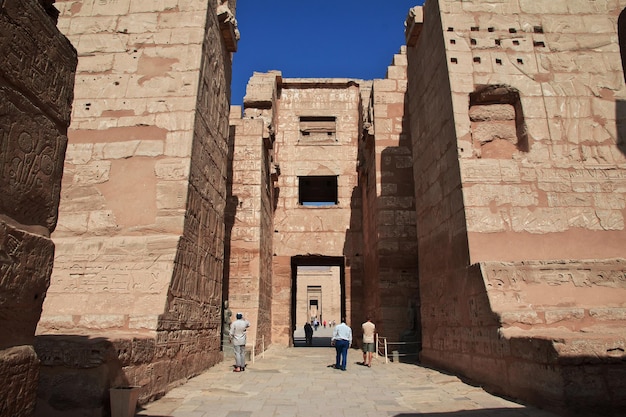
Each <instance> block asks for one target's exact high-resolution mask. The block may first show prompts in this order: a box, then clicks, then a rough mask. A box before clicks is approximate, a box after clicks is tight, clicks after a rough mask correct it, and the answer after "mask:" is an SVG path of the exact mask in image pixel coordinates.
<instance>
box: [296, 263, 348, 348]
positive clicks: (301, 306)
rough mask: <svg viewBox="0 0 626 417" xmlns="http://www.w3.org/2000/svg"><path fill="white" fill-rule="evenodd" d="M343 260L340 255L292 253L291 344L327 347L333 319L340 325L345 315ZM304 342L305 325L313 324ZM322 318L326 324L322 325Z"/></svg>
mask: <svg viewBox="0 0 626 417" xmlns="http://www.w3.org/2000/svg"><path fill="white" fill-rule="evenodd" d="M344 266H345V262H344V258H343V257H332V256H295V257H293V258H292V260H291V278H292V285H291V290H292V297H291V322H292V323H294V326H293V332H292V346H294V347H300V346H320V347H322V346H324V347H327V346H330V338H331V337H332V324H331V323H332V322H333V321H334V322H335V324H339V323H340V322H341V317H342V316H345V314H346V299H345V293H346V292H345V267H344ZM315 320H317V321H318V322H319V326H318V327H317V328H314V330H313V340H312V343H311V344H310V345H307V343H306V339H305V332H304V325H305V323H306V322H309V323H310V324H312V326H313V327H314V324H315ZM324 321H325V322H326V326H324Z"/></svg>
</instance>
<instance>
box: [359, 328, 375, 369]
mask: <svg viewBox="0 0 626 417" xmlns="http://www.w3.org/2000/svg"><path fill="white" fill-rule="evenodd" d="M361 327H362V328H363V362H361V365H365V366H368V367H370V368H371V367H372V355H373V354H374V349H375V348H376V346H375V340H374V333H375V332H376V325H375V324H374V323H372V320H371V319H370V317H369V316H368V317H367V321H366V322H365V323H363V324H362V325H361Z"/></svg>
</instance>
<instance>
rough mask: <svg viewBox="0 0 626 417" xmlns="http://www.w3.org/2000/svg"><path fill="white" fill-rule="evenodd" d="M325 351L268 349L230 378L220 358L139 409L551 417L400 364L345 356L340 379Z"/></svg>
mask: <svg viewBox="0 0 626 417" xmlns="http://www.w3.org/2000/svg"><path fill="white" fill-rule="evenodd" d="M334 352H335V351H334V349H333V348H331V347H328V348H325V347H310V348H307V347H296V348H280V347H272V348H270V349H269V350H268V351H266V352H265V355H264V357H257V358H256V360H255V362H254V363H249V364H248V368H247V369H246V371H245V372H240V373H236V372H232V365H233V360H231V359H230V358H227V360H225V361H224V362H222V363H221V364H218V365H216V366H215V367H213V368H211V369H210V370H208V371H207V372H205V373H204V374H202V375H200V376H198V377H196V378H193V379H191V380H189V382H187V383H186V384H185V385H184V386H181V387H178V388H175V389H173V390H172V391H170V392H169V393H168V394H167V395H166V396H165V397H163V398H161V399H159V400H158V401H155V402H153V403H151V404H147V405H145V406H144V407H143V409H141V410H140V411H139V410H138V411H137V414H136V415H137V416H152V417H279V416H299V417H318V416H319V417H335V416H338V417H341V416H346V417H348V416H350V417H352V416H357V417H374V416H376V417H379V416H385V417H391V416H394V417H413V416H421V417H555V415H554V414H551V413H548V412H546V411H542V410H538V409H536V408H533V407H527V406H524V405H521V404H517V403H515V402H511V401H508V400H505V399H502V398H499V397H496V396H493V395H491V394H489V393H487V392H485V391H484V390H482V389H481V388H480V387H475V386H472V385H468V384H465V383H463V382H462V381H461V380H459V378H457V377H455V376H450V375H446V374H443V373H441V372H438V371H435V370H432V369H428V368H425V367H421V366H417V365H414V364H407V363H388V364H385V362H384V359H383V358H378V359H377V360H376V361H375V362H374V364H373V365H372V367H371V368H368V367H365V366H361V365H358V364H357V362H359V361H361V359H362V354H361V352H360V351H359V350H354V349H350V351H349V353H348V369H347V371H346V372H342V371H339V370H335V369H333V368H330V367H328V366H329V365H331V364H333V363H334V359H335V356H334Z"/></svg>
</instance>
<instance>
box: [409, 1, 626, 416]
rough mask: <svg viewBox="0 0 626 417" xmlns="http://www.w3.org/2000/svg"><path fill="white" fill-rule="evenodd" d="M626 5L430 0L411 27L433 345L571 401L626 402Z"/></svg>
mask: <svg viewBox="0 0 626 417" xmlns="http://www.w3.org/2000/svg"><path fill="white" fill-rule="evenodd" d="M625 6H626V4H616V3H615V2H607V1H602V2H593V3H590V2H583V3H580V2H575V3H569V2H568V3H565V2H560V3H555V2H526V1H521V0H520V1H500V2H483V1H470V2H460V1H458V2H455V1H453V2H443V1H437V2H434V1H429V2H427V3H426V4H425V6H424V8H423V9H415V10H414V12H413V15H412V16H411V20H410V23H411V24H410V25H409V26H408V27H409V28H413V29H414V33H417V35H416V36H412V35H411V33H408V34H407V39H408V40H409V48H408V56H409V77H410V78H409V85H410V86H412V87H411V90H410V92H409V107H410V111H411V128H412V134H413V146H414V147H413V151H414V159H415V171H414V172H415V176H414V177H415V181H416V198H417V207H418V209H417V231H418V246H419V254H420V256H419V261H420V291H421V297H422V324H423V332H424V338H423V346H424V350H423V352H422V359H423V360H424V361H425V362H428V363H435V364H437V365H438V366H441V367H443V368H446V369H452V370H454V371H455V372H459V373H462V374H465V375H467V376H470V377H471V378H475V379H477V380H479V381H483V382H484V383H486V384H487V385H489V386H491V387H492V388H493V389H495V390H496V391H499V392H502V393H506V394H508V395H513V396H516V397H518V398H524V399H527V400H528V401H531V402H535V403H537V404H541V405H543V406H547V407H552V408H555V409H559V410H561V412H563V413H571V414H576V413H582V414H584V415H591V414H585V413H600V414H603V413H604V414H607V413H608V414H607V415H610V414H613V415H619V414H620V413H621V412H623V409H624V399H623V397H622V396H621V395H620V394H619V392H620V389H621V388H620V387H621V386H620V383H619V382H618V381H619V379H621V377H616V376H617V375H622V374H623V372H624V371H625V370H624V367H623V365H620V360H621V359H616V357H618V358H622V357H623V351H622V349H623V348H622V345H623V343H624V341H623V337H622V336H618V334H619V332H620V330H616V329H623V327H624V325H625V322H623V321H622V319H621V318H620V317H621V313H622V310H623V308H624V303H623V296H622V295H621V294H622V292H623V289H622V288H621V284H620V283H621V282H622V278H623V276H624V268H623V262H622V261H621V260H619V259H613V258H618V257H621V256H623V254H621V253H620V251H621V248H622V247H624V241H623V239H624V236H625V235H624V226H623V211H624V210H623V204H622V203H621V201H622V200H623V198H624V190H623V187H622V177H623V174H624V170H625V169H626V165H624V153H623V150H622V148H623V146H622V145H621V143H622V139H621V133H620V131H621V127H620V126H621V124H622V118H623V117H622V116H621V110H620V104H619V103H620V102H621V98H620V97H621V96H622V95H623V91H624V81H623V74H622V72H621V65H620V62H619V45H618V43H617V32H616V30H617V18H618V15H619V13H620V12H621V10H622V9H623V8H624V7H625ZM432 16H440V17H441V19H438V18H433V19H432V20H431V18H430V17H432ZM422 22H423V23H422ZM440 24H441V26H440ZM596 63H597V64H596ZM479 261H480V267H479V266H477V265H474V266H470V265H472V264H474V263H475V262H479ZM494 261H501V262H504V261H506V262H510V263H511V264H510V265H509V266H507V267H506V268H501V267H496V266H494V264H493V263H492V262H494ZM491 268H495V269H496V270H497V271H498V272H497V273H495V272H492V270H491ZM582 271H584V272H582ZM616 297H617V298H616ZM596 303H597V304H596ZM601 306H602V307H601ZM597 309H599V310H601V312H599V311H598V310H597ZM557 340H558V341H557ZM600 351H602V353H601V354H600V353H598V352H600ZM591 358H596V360H595V361H594V360H592V359H591ZM574 363H576V364H578V365H580V366H579V367H578V368H577V367H576V366H575V365H574ZM609 375H612V377H609ZM590 380H594V381H598V384H600V385H601V386H602V387H603V388H602V389H601V390H597V391H594V393H593V394H591V393H588V392H586V390H585V388H584V385H585V382H584V381H590ZM615 393H618V394H615ZM601 403H602V404H606V405H603V408H602V410H599V409H594V407H596V406H597V405H598V404H601ZM604 414H603V415H604Z"/></svg>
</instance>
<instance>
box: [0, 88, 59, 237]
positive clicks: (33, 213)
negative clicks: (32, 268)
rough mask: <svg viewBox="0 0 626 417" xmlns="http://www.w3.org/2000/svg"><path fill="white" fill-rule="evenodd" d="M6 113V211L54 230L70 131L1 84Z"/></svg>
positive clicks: (0, 201) (0, 109)
mask: <svg viewBox="0 0 626 417" xmlns="http://www.w3.org/2000/svg"><path fill="white" fill-rule="evenodd" d="M0 114H1V115H2V117H1V118H0V176H1V177H2V178H3V181H2V182H0V211H1V212H3V213H6V214H8V215H10V216H11V217H13V218H14V219H16V220H17V221H19V222H21V223H25V224H38V225H42V226H46V227H47V228H48V229H49V230H54V227H55V226H56V220H57V209H58V204H59V195H60V191H61V177H62V172H63V158H64V155H65V148H66V146H67V137H66V136H65V135H63V134H61V133H60V132H59V130H58V129H57V128H56V126H55V125H54V124H53V123H52V122H51V121H50V120H49V119H48V118H47V117H45V116H44V115H42V114H40V113H39V112H38V110H37V109H36V108H35V107H33V106H31V105H30V104H29V103H27V102H25V101H23V97H22V96H18V95H16V94H14V93H13V92H11V91H10V90H9V89H7V88H4V87H1V86H0Z"/></svg>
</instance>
